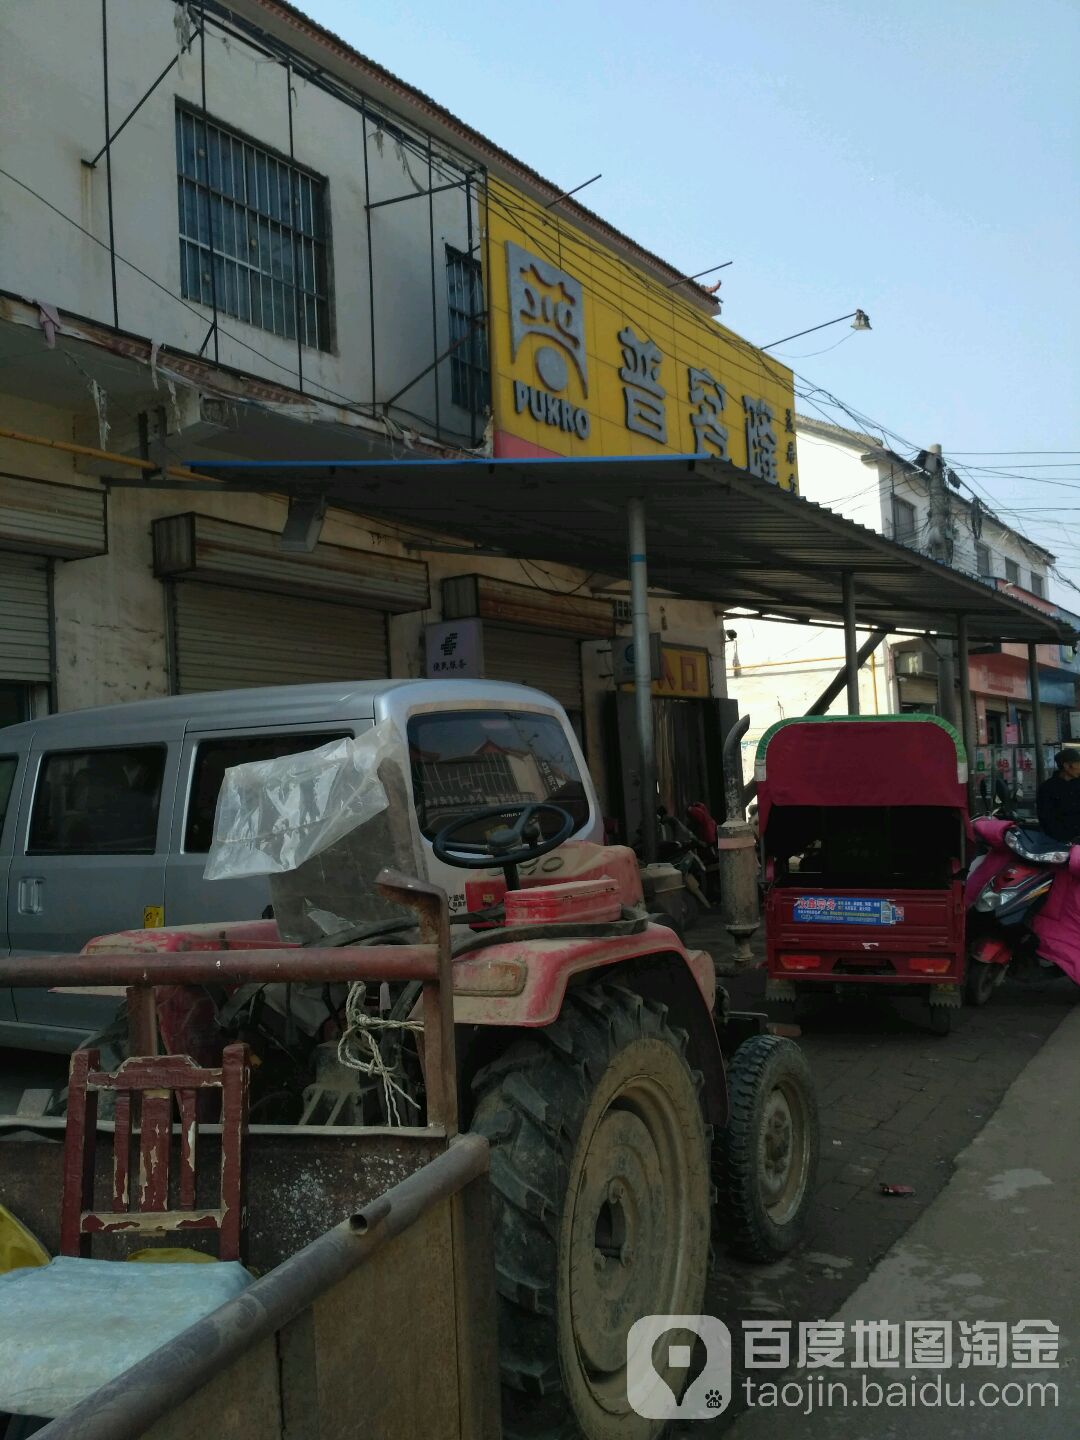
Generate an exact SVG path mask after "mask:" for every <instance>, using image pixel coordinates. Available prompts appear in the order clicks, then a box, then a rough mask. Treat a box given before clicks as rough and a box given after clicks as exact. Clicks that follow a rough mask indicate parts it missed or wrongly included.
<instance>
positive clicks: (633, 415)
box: [619, 325, 667, 445]
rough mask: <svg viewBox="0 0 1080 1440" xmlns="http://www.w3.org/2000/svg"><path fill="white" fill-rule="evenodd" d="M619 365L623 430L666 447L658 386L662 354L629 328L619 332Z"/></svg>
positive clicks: (662, 394) (664, 414)
mask: <svg viewBox="0 0 1080 1440" xmlns="http://www.w3.org/2000/svg"><path fill="white" fill-rule="evenodd" d="M619 344H620V345H621V346H622V352H623V365H622V369H621V370H620V371H619V379H620V380H622V382H623V398H624V399H625V401H626V428H627V429H628V430H634V431H636V432H637V434H639V435H647V436H648V437H649V439H650V440H656V441H658V442H659V444H661V445H666V444H667V411H666V410H665V408H664V397H665V395H666V394H667V391H666V390H665V389H664V387H663V385H661V383H660V365H661V362H662V361H663V359H664V356H663V353H662V352H661V350H660V349H659V347H658V346H657V345H654V344H653V342H652V341H651V340H648V339H646V340H642V339H639V337H638V336H637V335H636V334H635V333H634V331H633V330H632V329H631V328H630V326H629V325H627V326H626V327H625V329H623V330H620V331H619Z"/></svg>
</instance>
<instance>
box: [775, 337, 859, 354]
mask: <svg viewBox="0 0 1080 1440" xmlns="http://www.w3.org/2000/svg"><path fill="white" fill-rule="evenodd" d="M858 333H859V332H858V331H857V330H853V331H852V332H851V334H850V335H845V336H843V338H842V339H840V340H837V342H836V344H835V345H826V346H825V349H824V350H804V351H803V353H802V354H801V355H790V354H788V352H787V351H785V350H777V351H776V352H775V353H776V354H777V355H778V356H779V357H780V359H781V360H809V359H810V357H811V356H812V355H827V354H828V353H829V351H830V350H836V349H838V348H839V347H840V346H841V345H846V344H847V342H848V341H849V340H854V339H855V336H856V335H857V334H858Z"/></svg>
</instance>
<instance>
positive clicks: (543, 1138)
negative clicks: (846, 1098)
mask: <svg viewBox="0 0 1080 1440" xmlns="http://www.w3.org/2000/svg"><path fill="white" fill-rule="evenodd" d="M641 1038H663V1039H664V1040H666V1041H667V1043H668V1044H670V1045H671V1046H672V1048H673V1049H675V1050H676V1051H677V1053H679V1054H680V1055H683V1054H685V1048H686V1040H687V1037H686V1035H685V1032H678V1031H675V1030H674V1029H673V1028H672V1027H670V1026H669V1025H668V1024H667V1007H666V1006H663V1005H656V1006H653V1005H649V1004H647V1003H646V1002H645V1001H643V1000H642V997H641V996H640V995H638V994H636V993H635V992H634V991H632V990H628V989H627V988H626V987H625V986H622V985H618V984H612V983H610V982H608V983H601V984H596V983H594V984H590V985H586V986H582V987H581V988H580V989H577V990H573V991H571V992H569V993H568V994H567V997H566V1000H565V1002H564V1005H563V1010H562V1013H561V1014H560V1016H559V1018H558V1020H556V1021H555V1022H554V1023H553V1024H552V1025H551V1026H548V1027H545V1028H544V1029H543V1030H539V1031H537V1032H535V1033H534V1034H532V1035H525V1036H523V1038H521V1039H519V1040H515V1041H514V1042H513V1043H512V1044H511V1046H510V1047H509V1049H508V1050H507V1051H506V1052H505V1053H504V1054H503V1055H502V1056H500V1057H499V1058H498V1059H496V1060H494V1061H492V1062H491V1063H489V1064H487V1065H485V1066H484V1067H483V1068H482V1069H481V1070H479V1071H478V1072H477V1074H476V1075H475V1077H474V1078H473V1081H472V1091H473V1099H474V1102H475V1110H474V1115H473V1122H472V1127H473V1129H474V1130H476V1131H478V1132H479V1133H480V1134H482V1135H484V1136H485V1137H486V1138H487V1139H488V1141H489V1142H490V1144H491V1147H492V1150H491V1191H492V1210H493V1216H492V1218H493V1225H492V1234H493V1245H494V1250H495V1272H496V1273H495V1289H496V1296H497V1304H498V1310H499V1337H500V1347H499V1349H500V1370H501V1378H502V1384H503V1399H504V1403H503V1435H504V1437H505V1440H576V1436H577V1433H578V1432H577V1428H576V1426H575V1424H574V1423H573V1422H572V1421H570V1420H568V1419H567V1416H566V1407H565V1404H564V1403H563V1397H562V1377H561V1369H560V1361H559V1351H558V1338H557V1332H556V1326H555V1323H554V1318H555V1309H556V1292H555V1286H556V1280H555V1277H556V1271H557V1261H558V1230H559V1225H560V1222H561V1218H562V1210H561V1207H562V1201H561V1198H560V1200H556V1199H555V1198H554V1197H555V1196H559V1197H562V1196H563V1195H564V1193H565V1189H566V1183H567V1178H568V1175H569V1171H570V1166H571V1162H572V1159H573V1153H574V1147H575V1143H576V1136H577V1133H578V1130H579V1128H580V1124H581V1122H582V1121H583V1119H584V1116H585V1113H586V1111H587V1108H588V1104H589V1100H590V1095H591V1091H592V1088H593V1086H594V1085H595V1083H597V1082H598V1080H599V1079H600V1077H601V1076H602V1074H603V1073H604V1071H605V1070H606V1068H607V1066H608V1065H609V1064H610V1063H611V1061H612V1059H613V1057H614V1056H615V1055H616V1054H617V1053H618V1052H619V1050H620V1049H621V1048H622V1046H623V1045H624V1044H626V1043H627V1042H628V1041H632V1040H635V1039H641ZM694 1080H695V1084H696V1085H697V1089H698V1095H699V1100H700V1091H701V1076H700V1073H699V1072H694Z"/></svg>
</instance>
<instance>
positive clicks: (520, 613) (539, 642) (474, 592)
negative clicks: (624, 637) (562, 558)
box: [428, 575, 615, 743]
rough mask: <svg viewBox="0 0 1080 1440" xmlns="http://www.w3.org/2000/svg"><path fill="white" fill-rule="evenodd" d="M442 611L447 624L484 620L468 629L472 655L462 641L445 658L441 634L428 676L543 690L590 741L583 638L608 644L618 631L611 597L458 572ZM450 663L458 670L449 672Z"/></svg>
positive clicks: (445, 587)
mask: <svg viewBox="0 0 1080 1440" xmlns="http://www.w3.org/2000/svg"><path fill="white" fill-rule="evenodd" d="M442 612H443V617H444V626H445V624H446V623H447V622H450V621H475V622H478V623H477V624H476V625H474V626H473V628H472V630H471V631H470V632H469V639H468V652H467V657H466V655H465V653H464V652H463V651H461V650H459V649H458V648H457V645H456V642H455V654H454V657H453V658H452V659H451V658H450V657H448V655H446V654H444V653H443V652H442V650H441V648H440V647H441V645H442V644H443V640H444V637H442V635H441V634H440V641H439V646H438V647H435V648H434V649H432V651H431V655H430V659H429V663H428V673H429V675H431V676H433V677H436V678H438V677H443V678H453V677H454V676H457V677H458V678H467V677H468V676H470V675H479V676H483V677H484V678H485V679H488V680H506V681H510V682H512V683H514V684H517V685H531V686H533V687H535V688H536V689H537V690H543V691H545V692H546V693H547V694H549V695H553V696H554V697H555V699H556V700H558V701H559V703H560V704H561V705H562V706H563V707H564V708H565V710H566V712H567V714H568V715H569V716H570V721H571V723H572V724H573V726H574V728H575V730H576V731H577V733H578V737H579V739H581V740H582V742H583V743H584V740H585V724H584V712H585V699H584V683H583V674H582V656H581V645H582V641H584V640H596V639H610V637H611V635H612V634H613V633H614V630H615V616H614V606H613V605H612V602H611V601H610V600H602V599H597V598H594V597H592V596H588V595H582V594H580V593H579V594H561V593H558V592H555V591H548V590H542V589H540V588H534V587H532V586H529V585H517V584H514V583H513V582H511V581H508V580H499V579H495V578H494V577H492V576H489V575H459V576H454V577H451V578H448V579H446V580H444V581H443V583H442ZM450 633H453V632H450ZM455 662H456V664H455ZM451 665H454V668H448V667H449V666H451ZM457 665H461V667H462V668H460V669H459V668H457Z"/></svg>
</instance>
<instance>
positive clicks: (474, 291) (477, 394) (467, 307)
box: [446, 245, 491, 415]
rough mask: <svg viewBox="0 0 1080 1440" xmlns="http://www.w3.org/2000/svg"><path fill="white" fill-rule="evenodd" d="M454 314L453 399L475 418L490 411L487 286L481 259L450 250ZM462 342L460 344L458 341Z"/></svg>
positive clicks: (449, 279)
mask: <svg viewBox="0 0 1080 1440" xmlns="http://www.w3.org/2000/svg"><path fill="white" fill-rule="evenodd" d="M446 286H447V292H448V299H449V311H450V344H451V345H455V344H456V345H457V348H456V349H454V350H452V351H451V352H450V397H451V399H452V400H453V402H454V404H455V405H460V406H461V408H462V409H463V410H468V412H469V413H470V414H471V415H482V414H483V412H484V411H485V410H486V409H487V405H488V395H489V392H490V388H491V379H490V374H489V370H488V350H487V334H486V332H485V330H484V321H483V314H484V287H483V277H482V274H481V269H480V262H479V260H474V259H473V258H472V257H471V256H469V255H464V254H462V252H461V251H460V250H455V249H454V248H453V247H452V246H451V245H448V246H447V247H446ZM459 341H460V344H458V343H457V342H459Z"/></svg>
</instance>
